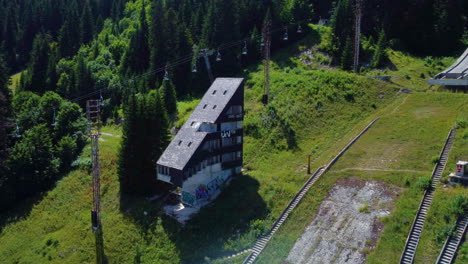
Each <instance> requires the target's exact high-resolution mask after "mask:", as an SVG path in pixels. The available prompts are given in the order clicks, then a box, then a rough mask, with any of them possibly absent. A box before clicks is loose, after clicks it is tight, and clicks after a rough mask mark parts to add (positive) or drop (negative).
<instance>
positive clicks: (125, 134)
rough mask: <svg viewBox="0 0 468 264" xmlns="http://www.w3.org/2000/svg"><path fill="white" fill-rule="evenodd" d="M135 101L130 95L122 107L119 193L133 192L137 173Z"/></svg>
mask: <svg viewBox="0 0 468 264" xmlns="http://www.w3.org/2000/svg"><path fill="white" fill-rule="evenodd" d="M137 114H138V113H137V101H136V96H135V94H132V95H131V96H130V97H129V98H128V100H127V102H126V104H125V105H124V122H123V127H122V143H121V145H120V151H119V162H118V173H119V178H120V191H121V192H123V193H131V192H134V191H135V188H134V177H135V176H136V175H137V173H138V168H137V164H136V162H137V160H138V158H139V157H140V156H139V155H138V154H139V153H138V149H137V144H136V143H137V140H138V138H139V131H137V130H136V126H137V122H138V117H137Z"/></svg>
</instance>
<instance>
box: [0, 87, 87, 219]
mask: <svg viewBox="0 0 468 264" xmlns="http://www.w3.org/2000/svg"><path fill="white" fill-rule="evenodd" d="M12 108H13V111H14V112H15V114H16V118H15V121H14V122H12V127H13V129H9V130H7V131H8V132H7V133H12V134H7V135H6V136H7V137H9V138H11V139H12V142H8V144H11V146H12V147H11V149H9V150H8V157H7V158H6V160H5V163H6V164H5V165H4V167H3V166H2V167H3V168H4V173H1V174H0V193H1V198H2V199H1V202H0V210H4V209H7V208H10V207H12V206H15V202H16V201H17V200H21V199H24V198H25V197H29V196H32V195H35V194H36V193H39V192H41V191H44V190H47V189H48V188H50V187H51V186H52V185H53V184H54V182H55V181H56V180H57V179H58V178H59V177H60V176H61V175H63V174H64V173H66V172H68V171H69V168H70V164H71V163H72V161H73V160H74V159H75V158H76V156H77V155H78V154H79V153H80V151H81V149H82V148H83V146H84V144H85V143H86V138H85V129H86V122H85V119H84V116H83V113H82V111H81V108H80V107H79V106H78V105H77V104H74V103H70V102H68V101H66V100H63V99H62V98H61V97H60V96H59V95H57V94H56V93H54V92H47V93H45V94H44V95H43V96H42V97H40V96H38V95H35V94H33V93H31V92H22V93H18V94H16V95H15V97H14V98H13V103H12ZM10 122H11V121H10Z"/></svg>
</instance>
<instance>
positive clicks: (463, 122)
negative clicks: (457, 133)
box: [455, 118, 468, 128]
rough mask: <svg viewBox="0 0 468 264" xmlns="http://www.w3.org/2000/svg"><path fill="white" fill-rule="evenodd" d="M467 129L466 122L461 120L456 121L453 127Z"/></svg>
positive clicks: (467, 121)
mask: <svg viewBox="0 0 468 264" xmlns="http://www.w3.org/2000/svg"><path fill="white" fill-rule="evenodd" d="M465 127H468V120H466V119H464V118H461V119H458V120H457V124H456V125H455V128H465Z"/></svg>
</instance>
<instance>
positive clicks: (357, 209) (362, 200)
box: [286, 177, 399, 264]
mask: <svg viewBox="0 0 468 264" xmlns="http://www.w3.org/2000/svg"><path fill="white" fill-rule="evenodd" d="M398 192H399V188H397V187H394V186H390V185H386V184H383V183H379V182H376V181H363V180H361V179H359V178H357V177H349V178H344V179H340V180H338V181H337V183H336V184H335V186H334V187H333V189H332V191H331V192H330V194H329V195H328V197H327V198H326V199H325V200H324V201H323V202H322V204H321V205H320V208H319V212H318V214H317V217H316V218H315V219H314V220H313V221H312V223H311V224H310V225H309V226H308V227H307V228H306V230H305V232H304V233H303V235H302V236H301V237H300V238H299V239H298V240H297V241H296V243H295V245H294V247H293V248H292V249H291V251H290V252H289V255H288V257H287V259H286V262H287V263H298V264H299V263H301V264H303V263H304V264H305V263H308V264H309V263H310V264H312V263H314V264H315V263H365V258H366V257H365V255H366V253H368V252H369V251H370V250H372V249H373V248H374V246H375V245H376V243H377V240H378V237H379V234H380V232H381V231H382V229H383V223H381V222H380V221H379V218H381V217H384V216H388V215H390V212H391V210H392V207H393V200H394V198H395V197H396V195H397V193H398Z"/></svg>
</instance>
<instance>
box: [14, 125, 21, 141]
mask: <svg viewBox="0 0 468 264" xmlns="http://www.w3.org/2000/svg"><path fill="white" fill-rule="evenodd" d="M14 137H16V138H20V137H21V134H20V130H19V126H18V121H16V129H15V134H14Z"/></svg>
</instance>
